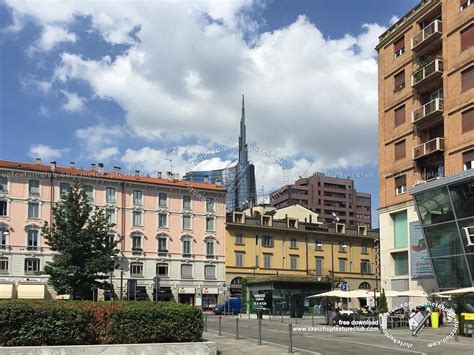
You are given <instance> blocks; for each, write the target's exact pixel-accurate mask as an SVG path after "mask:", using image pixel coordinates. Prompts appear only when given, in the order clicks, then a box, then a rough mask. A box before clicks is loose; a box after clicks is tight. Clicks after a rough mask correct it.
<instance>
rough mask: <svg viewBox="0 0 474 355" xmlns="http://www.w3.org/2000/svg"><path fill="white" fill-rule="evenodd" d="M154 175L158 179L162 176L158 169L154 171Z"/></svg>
mask: <svg viewBox="0 0 474 355" xmlns="http://www.w3.org/2000/svg"><path fill="white" fill-rule="evenodd" d="M156 177H157V178H158V179H161V177H162V174H161V171H158V172H157V173H156Z"/></svg>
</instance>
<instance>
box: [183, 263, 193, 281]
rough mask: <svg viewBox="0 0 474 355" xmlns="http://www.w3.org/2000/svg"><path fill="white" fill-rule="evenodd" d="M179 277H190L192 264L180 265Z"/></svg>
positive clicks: (191, 275)
mask: <svg viewBox="0 0 474 355" xmlns="http://www.w3.org/2000/svg"><path fill="white" fill-rule="evenodd" d="M181 277H182V278H184V279H191V278H192V277H193V266H192V265H181Z"/></svg>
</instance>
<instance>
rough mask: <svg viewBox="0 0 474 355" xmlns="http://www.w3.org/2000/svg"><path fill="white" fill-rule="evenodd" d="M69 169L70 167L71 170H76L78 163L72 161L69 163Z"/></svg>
mask: <svg viewBox="0 0 474 355" xmlns="http://www.w3.org/2000/svg"><path fill="white" fill-rule="evenodd" d="M69 167H70V168H71V169H74V168H75V167H76V163H75V162H73V161H70V162H69Z"/></svg>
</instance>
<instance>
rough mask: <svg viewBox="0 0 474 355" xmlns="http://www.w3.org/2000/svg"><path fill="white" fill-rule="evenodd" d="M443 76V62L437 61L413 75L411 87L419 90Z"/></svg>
mask: <svg viewBox="0 0 474 355" xmlns="http://www.w3.org/2000/svg"><path fill="white" fill-rule="evenodd" d="M442 75H443V60H442V59H435V60H433V61H432V62H431V63H429V64H426V65H425V66H423V67H421V68H420V69H418V70H417V71H415V72H414V73H413V75H412V76H411V86H412V87H413V88H419V87H420V86H423V85H425V84H427V83H429V82H431V81H433V80H436V79H439V78H441V76H442Z"/></svg>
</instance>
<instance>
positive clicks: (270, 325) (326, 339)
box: [204, 315, 474, 355]
mask: <svg viewBox="0 0 474 355" xmlns="http://www.w3.org/2000/svg"><path fill="white" fill-rule="evenodd" d="M235 318H236V317H235V316H226V317H222V320H221V322H222V339H224V338H234V337H235V329H236V321H235ZM207 319H208V332H209V333H210V334H212V337H213V339H212V340H213V341H217V343H218V348H219V341H218V340H219V339H220V337H216V334H217V332H218V328H219V317H218V316H214V315H208V317H207ZM291 322H292V323H294V319H292V320H291ZM289 323H290V319H288V318H286V319H284V323H281V320H280V319H279V318H276V319H273V320H272V321H269V320H268V319H266V320H263V321H262V330H261V332H262V341H263V343H264V345H267V346H273V347H274V348H279V349H281V353H286V352H287V350H288V343H289ZM311 326H312V324H311V319H304V320H302V319H299V320H298V324H293V350H294V351H295V352H299V353H301V354H363V353H365V354H370V353H372V354H382V353H383V354H384V355H390V354H403V353H408V354H449V355H454V354H471V353H473V349H474V339H472V338H464V337H460V338H459V341H458V342H455V341H454V339H452V340H451V339H450V340H448V341H447V343H443V341H442V340H443V338H445V337H446V336H447V335H449V333H450V332H451V331H452V329H453V328H452V326H445V327H443V328H440V329H431V328H427V329H425V330H424V331H423V332H422V334H420V335H419V336H418V337H412V336H411V334H410V332H409V330H408V329H395V330H389V331H390V333H387V334H386V335H384V334H383V333H380V332H379V331H378V330H376V331H373V332H348V331H344V332H326V331H321V329H318V330H317V331H316V330H314V329H313V330H310V329H304V328H305V327H311ZM315 326H316V327H318V326H319V327H320V328H323V329H329V327H327V326H322V325H320V324H318V322H317V321H315ZM239 334H240V336H241V337H242V338H243V340H242V342H241V344H242V346H244V344H252V342H253V344H254V345H255V347H254V348H253V350H254V351H255V350H257V351H258V348H257V346H256V344H257V339H258V321H257V320H256V319H247V318H246V317H244V318H242V319H239ZM205 335H206V333H204V337H205ZM389 337H393V339H389ZM216 339H217V340H216ZM397 340H398V341H399V343H402V344H403V343H405V344H408V345H409V344H412V345H411V347H409V346H407V345H405V346H402V345H398V344H395V343H394V342H396V341H397ZM436 341H440V344H439V345H437V346H432V347H429V346H428V344H430V343H433V342H436ZM237 344H239V343H237ZM261 350H262V351H259V352H260V353H262V354H263V353H267V352H266V351H263V350H264V349H263V348H261ZM239 352H240V351H237V349H236V352H235V353H239ZM221 353H222V354H230V353H233V352H232V351H229V345H227V347H226V348H225V349H224V350H222V352H221ZM268 353H270V352H268Z"/></svg>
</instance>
